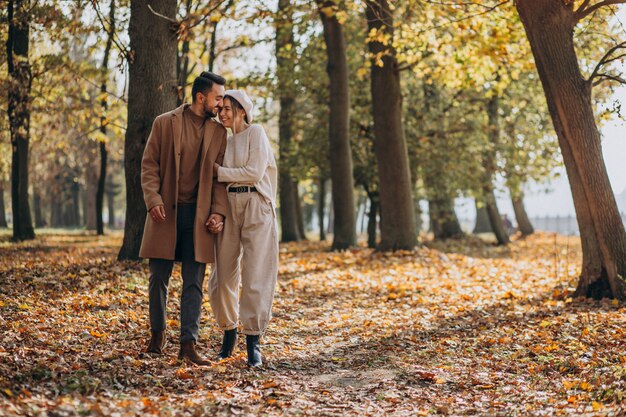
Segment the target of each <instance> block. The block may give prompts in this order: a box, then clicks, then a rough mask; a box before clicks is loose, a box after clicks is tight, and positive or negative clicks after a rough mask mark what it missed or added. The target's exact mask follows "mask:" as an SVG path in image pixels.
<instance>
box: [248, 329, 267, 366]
mask: <svg viewBox="0 0 626 417" xmlns="http://www.w3.org/2000/svg"><path fill="white" fill-rule="evenodd" d="M259 339H260V336H259V335H246V349H247V350H248V366H251V367H257V366H261V365H263V361H262V360H261V347H260V346H259Z"/></svg>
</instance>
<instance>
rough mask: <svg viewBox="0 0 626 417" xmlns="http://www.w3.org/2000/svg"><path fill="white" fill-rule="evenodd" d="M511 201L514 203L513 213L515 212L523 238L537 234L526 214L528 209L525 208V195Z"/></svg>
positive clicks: (521, 194)
mask: <svg viewBox="0 0 626 417" xmlns="http://www.w3.org/2000/svg"><path fill="white" fill-rule="evenodd" d="M511 201H512V202H513V211H515V220H517V227H518V228H519V230H520V232H522V236H529V235H532V234H533V233H535V229H534V228H533V225H532V223H531V222H530V219H529V218H528V214H527V213H526V207H524V194H523V193H520V195H519V196H518V197H513V198H511Z"/></svg>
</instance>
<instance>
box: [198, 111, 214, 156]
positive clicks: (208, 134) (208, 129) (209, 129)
mask: <svg viewBox="0 0 626 417" xmlns="http://www.w3.org/2000/svg"><path fill="white" fill-rule="evenodd" d="M214 131H215V124H213V123H211V121H210V120H207V121H206V122H205V125H204V134H203V136H202V159H201V160H200V166H201V167H203V166H204V160H205V159H206V157H207V155H208V153H209V147H210V146H211V140H212V139H213V132H214Z"/></svg>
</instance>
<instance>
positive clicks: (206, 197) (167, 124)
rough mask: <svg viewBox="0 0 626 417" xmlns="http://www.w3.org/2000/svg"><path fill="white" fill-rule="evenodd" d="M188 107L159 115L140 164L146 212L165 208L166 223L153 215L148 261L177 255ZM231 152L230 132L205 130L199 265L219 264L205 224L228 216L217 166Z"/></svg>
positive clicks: (144, 252) (209, 126)
mask: <svg viewBox="0 0 626 417" xmlns="http://www.w3.org/2000/svg"><path fill="white" fill-rule="evenodd" d="M187 106H189V105H188V104H183V105H182V106H180V107H179V108H177V109H176V110H173V111H171V112H168V113H165V114H162V115H160V116H158V117H157V118H156V119H155V121H154V124H153V125H152V132H150V137H149V138H148V143H147V144H146V148H145V150H144V153H143V159H142V160H141V188H142V189H143V197H144V200H145V202H146V209H147V210H148V211H149V210H150V209H151V208H152V207H155V206H158V205H160V204H162V205H163V206H164V207H165V222H164V223H156V222H155V221H154V220H152V218H151V217H150V216H149V215H148V216H147V218H146V225H145V228H144V232H143V240H142V241H141V249H140V250H139V256H141V257H143V258H160V259H174V254H175V251H176V206H177V201H178V177H179V172H180V150H181V141H182V131H183V120H182V118H183V111H184V109H185V108H186V107H187ZM225 150H226V129H225V128H224V127H223V126H222V125H220V124H219V123H217V122H215V121H213V120H207V121H206V124H205V127H204V138H203V142H202V156H201V162H200V180H199V184H198V199H197V203H196V219H195V224H194V237H193V238H194V250H195V259H196V261H197V262H202V263H211V262H214V258H215V249H214V242H215V241H214V236H213V234H211V233H209V231H208V230H207V228H206V226H205V223H206V221H207V219H208V217H209V214H211V213H219V214H221V215H223V216H226V214H227V213H228V197H227V195H226V186H225V184H223V183H219V182H217V178H216V177H214V174H213V163H214V162H217V163H218V164H221V163H222V161H223V159H224V151H225Z"/></svg>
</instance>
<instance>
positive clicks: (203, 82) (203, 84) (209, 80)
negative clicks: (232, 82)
mask: <svg viewBox="0 0 626 417" xmlns="http://www.w3.org/2000/svg"><path fill="white" fill-rule="evenodd" d="M213 84H219V85H226V80H225V79H224V77H221V76H219V75H217V74H214V73H212V72H209V71H202V73H201V74H200V75H199V76H197V77H196V79H195V80H194V81H193V87H191V99H192V100H193V101H196V94H198V93H202V94H206V93H208V92H209V91H211V89H212V88H213Z"/></svg>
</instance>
